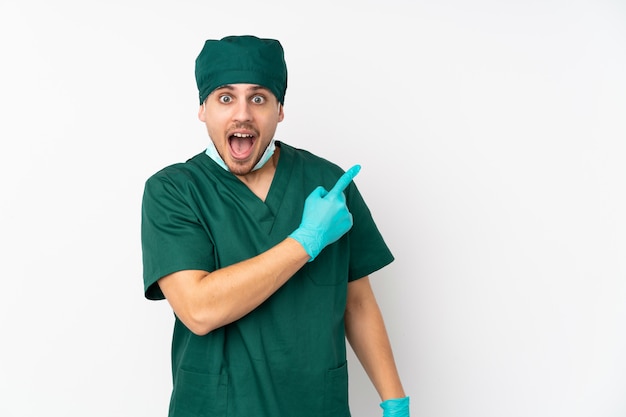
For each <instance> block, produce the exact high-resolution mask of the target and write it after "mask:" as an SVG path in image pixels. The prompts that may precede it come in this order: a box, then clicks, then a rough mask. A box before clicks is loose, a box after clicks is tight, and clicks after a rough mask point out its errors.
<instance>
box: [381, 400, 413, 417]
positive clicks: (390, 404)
mask: <svg viewBox="0 0 626 417" xmlns="http://www.w3.org/2000/svg"><path fill="white" fill-rule="evenodd" d="M380 407H381V408H382V409H383V417H409V397H404V398H394V399H389V400H386V401H383V402H382V403H380Z"/></svg>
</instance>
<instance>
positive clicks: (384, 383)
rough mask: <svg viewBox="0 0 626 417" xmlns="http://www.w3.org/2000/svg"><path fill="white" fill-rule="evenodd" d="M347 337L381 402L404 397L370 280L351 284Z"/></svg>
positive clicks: (359, 280)
mask: <svg viewBox="0 0 626 417" xmlns="http://www.w3.org/2000/svg"><path fill="white" fill-rule="evenodd" d="M345 326H346V337H347V338H348V341H349V342H350V346H352V350H353V351H354V353H355V354H356V356H357V358H358V359H359V361H360V362H361V365H362V366H363V369H365V372H366V373H367V375H368V377H369V378H370V380H371V381H372V383H373V385H374V388H376V391H377V392H378V395H379V396H380V398H381V400H383V401H385V400H389V399H394V398H403V397H405V394H404V389H403V388H402V383H401V382H400V377H399V375H398V370H397V368H396V364H395V360H394V357H393V352H392V349H391V344H390V342H389V337H388V335H387V330H386V328H385V324H384V321H383V317H382V314H381V312H380V309H379V307H378V303H377V302H376V298H375V296H374V292H373V291H372V287H371V285H370V282H369V277H364V278H361V279H358V280H355V281H352V282H350V283H349V284H348V302H347V306H346V314H345Z"/></svg>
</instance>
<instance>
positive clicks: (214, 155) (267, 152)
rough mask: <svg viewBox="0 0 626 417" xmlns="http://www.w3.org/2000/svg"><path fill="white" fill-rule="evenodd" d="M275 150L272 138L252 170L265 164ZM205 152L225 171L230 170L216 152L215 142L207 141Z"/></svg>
mask: <svg viewBox="0 0 626 417" xmlns="http://www.w3.org/2000/svg"><path fill="white" fill-rule="evenodd" d="M275 150H276V144H275V140H274V139H272V140H271V141H270V143H269V145H267V148H265V152H263V155H262V156H261V159H260V160H259V162H257V164H256V165H255V166H254V168H252V170H253V171H256V170H257V169H259V168H261V167H262V166H263V165H265V164H266V163H267V161H269V160H270V158H271V157H272V155H273V154H274V151H275ZM205 153H206V154H207V156H208V157H209V158H211V159H212V160H213V161H215V163H216V164H218V165H219V166H221V167H222V168H223V169H224V170H225V171H230V169H228V167H227V166H226V163H225V162H224V160H223V159H222V157H221V156H220V154H219V153H218V152H217V148H215V144H214V143H213V141H212V140H210V141H209V146H207V148H206V151H205Z"/></svg>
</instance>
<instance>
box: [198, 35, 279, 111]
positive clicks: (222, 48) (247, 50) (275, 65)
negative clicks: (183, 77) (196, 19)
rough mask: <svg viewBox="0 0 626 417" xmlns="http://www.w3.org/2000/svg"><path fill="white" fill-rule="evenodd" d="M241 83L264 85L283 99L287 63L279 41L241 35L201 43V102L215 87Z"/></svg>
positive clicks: (199, 73)
mask: <svg viewBox="0 0 626 417" xmlns="http://www.w3.org/2000/svg"><path fill="white" fill-rule="evenodd" d="M240 83H245V84H257V85H260V86H262V87H265V88H267V89H268V90H270V91H271V92H272V93H274V95H275V96H276V98H277V99H278V101H279V102H280V103H281V104H283V103H284V101H285V92H286V90H287V65H286V64H285V57H284V53H283V47H282V46H281V44H280V42H278V41H277V40H274V39H260V38H257V37H256V36H250V35H244V36H227V37H225V38H222V39H220V40H214V39H209V40H207V41H206V42H205V43H204V47H203V48H202V51H200V54H199V55H198V58H196V84H197V85H198V93H199V95H200V104H202V103H204V100H206V98H207V97H208V96H209V94H211V92H212V91H213V90H215V89H216V88H218V87H221V86H223V85H226V84H240Z"/></svg>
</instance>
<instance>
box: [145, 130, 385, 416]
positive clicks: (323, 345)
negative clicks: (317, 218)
mask: <svg viewBox="0 0 626 417" xmlns="http://www.w3.org/2000/svg"><path fill="white" fill-rule="evenodd" d="M277 146H280V158H279V161H278V165H277V167H276V174H275V176H274V179H273V182H272V184H271V187H270V190H269V193H268V195H267V198H266V200H265V201H262V200H261V199H259V198H258V197H257V196H256V195H254V194H253V193H252V192H251V191H250V190H249V189H248V187H247V186H246V185H245V184H243V183H242V182H241V181H240V180H239V179H238V178H237V177H236V176H234V175H233V174H231V173H230V172H228V171H225V170H224V169H222V168H221V167H219V166H218V165H217V164H216V163H215V162H214V161H213V160H211V159H210V158H209V157H208V156H207V155H206V154H205V153H200V154H198V155H196V156H195V157H193V158H191V159H190V160H188V161H187V162H185V163H180V164H175V165H172V166H169V167H167V168H165V169H163V170H161V171H159V172H157V173H156V174H154V175H153V176H151V177H150V178H149V179H148V181H146V184H145V190H144V197H143V205H142V248H143V264H144V288H145V296H146V297H147V298H148V299H153V300H159V299H163V298H164V296H163V293H162V292H161V291H160V289H159V286H158V284H157V280H158V279H159V278H161V277H163V276H166V275H168V274H170V273H173V272H176V271H180V270H188V269H196V270H205V271H214V270H216V269H219V268H222V267H226V266H228V265H232V264H234V263H236V262H239V261H242V260H245V259H249V258H251V257H254V256H256V255H258V254H260V253H262V252H264V251H266V250H268V249H269V248H271V247H273V246H275V245H276V244H278V243H279V242H281V241H282V240H284V239H285V238H286V237H287V236H288V235H289V234H290V233H291V232H293V231H294V230H295V229H296V228H297V227H298V226H299V224H300V221H301V217H302V211H303V207H304V200H305V199H306V197H307V196H308V195H309V194H310V193H311V191H313V189H314V188H316V187H317V186H318V185H322V186H324V187H325V188H326V189H327V190H330V189H331V188H332V186H333V185H334V184H335V182H336V181H337V179H338V178H339V177H340V176H341V175H342V174H343V172H344V171H343V170H342V169H341V168H340V167H338V166H337V165H335V164H333V163H331V162H329V161H327V160H325V159H322V158H320V157H317V156H315V155H313V154H311V153H309V152H307V151H304V150H301V149H296V148H294V147H291V146H289V145H287V144H285V143H280V142H277ZM345 194H346V200H347V204H348V208H349V210H350V212H351V213H352V216H353V219H354V225H353V227H352V229H351V230H350V231H349V232H348V233H347V234H345V235H344V236H343V237H342V238H341V239H339V240H338V241H337V242H335V243H333V244H331V245H329V246H327V247H326V248H325V249H324V250H323V251H322V252H321V253H320V254H319V255H318V257H317V258H316V259H315V260H314V261H313V262H309V263H307V264H306V265H305V266H304V267H302V269H301V270H299V271H298V272H297V273H296V274H295V275H294V276H293V277H292V278H291V279H290V280H289V281H287V283H286V284H285V285H283V286H282V287H281V288H280V289H279V290H278V291H276V293H274V294H273V295H272V296H271V297H270V298H269V299H268V300H266V301H265V302H264V303H263V304H261V305H260V306H259V307H257V308H256V309H255V310H253V311H252V312H250V313H249V314H247V315H246V316H244V317H242V318H241V319H239V320H237V321H235V322H233V323H231V324H229V325H226V326H223V327H221V328H219V329H216V330H214V331H212V332H210V333H209V334H207V335H205V336H197V335H195V334H193V333H192V332H191V331H189V330H188V329H187V328H186V327H185V325H184V324H183V323H182V322H181V321H180V320H178V319H177V318H176V320H175V324H174V334H173V341H172V374H173V392H172V397H171V400H170V412H169V416H170V417H192V416H193V417H203V416H206V417H209V416H211V417H249V416H251V415H254V416H259V417H261V416H267V417H280V416H290V417H309V416H310V417H321V416H328V417H331V416H332V417H349V416H350V411H349V406H348V374H347V363H346V344H345V332H344V311H345V307H346V295H347V285H348V282H349V281H352V280H355V279H359V278H362V277H364V276H366V275H369V274H370V273H372V272H374V271H376V270H378V269H380V268H382V267H383V266H385V265H387V264H389V263H390V262H392V261H393V255H392V254H391V252H390V250H389V248H388V247H387V245H386V244H385V242H384V240H383V238H382V236H381V234H380V232H379V230H378V228H377V227H376V225H375V223H374V221H373V219H372V216H371V213H370V211H369V209H368V207H367V206H366V204H365V202H364V200H363V198H362V196H361V194H360V193H359V191H358V189H357V187H356V185H355V184H354V182H352V183H351V184H350V185H349V186H348V188H347V189H346V191H345Z"/></svg>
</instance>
